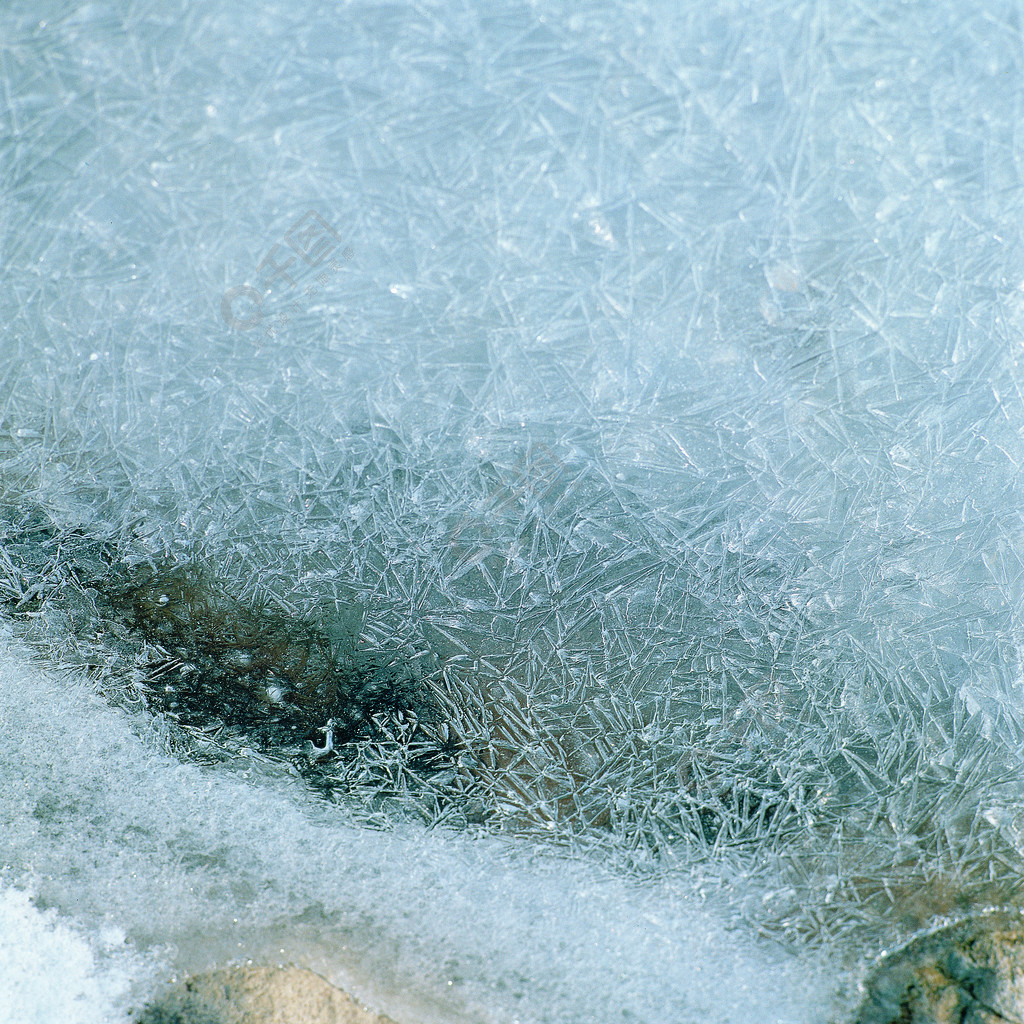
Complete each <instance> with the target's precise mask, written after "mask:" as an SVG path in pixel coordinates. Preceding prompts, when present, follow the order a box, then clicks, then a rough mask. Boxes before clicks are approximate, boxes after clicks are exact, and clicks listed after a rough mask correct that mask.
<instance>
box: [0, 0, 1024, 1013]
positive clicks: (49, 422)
mask: <svg viewBox="0 0 1024 1024" xmlns="http://www.w3.org/2000/svg"><path fill="white" fill-rule="evenodd" d="M172 6H173V8H174V10H173V12H169V13H162V12H161V10H160V9H159V5H157V6H153V5H151V4H147V3H143V2H132V3H128V4H125V5H121V6H119V7H118V12H119V13H113V12H111V11H108V10H106V9H105V8H104V7H103V6H102V5H95V4H89V5H85V6H79V7H76V8H75V9H74V10H73V11H72V10H69V9H67V5H62V4H57V3H49V2H46V3H39V2H38V0H34V2H32V3H27V2H26V3H13V4H9V5H7V7H6V9H5V11H4V13H2V14H0V35H2V37H3V38H4V39H5V42H6V45H7V49H6V51H5V53H4V55H3V56H2V57H0V84H2V86H3V92H2V93H0V95H2V96H3V103H2V105H0V107H2V109H0V117H2V118H3V123H4V130H3V131H2V132H0V171H2V173H0V180H2V181H3V182H4V183H5V184H4V187H3V189H2V192H0V225H2V228H0V253H2V254H3V255H2V260H3V266H4V281H5V287H4V294H5V316H4V324H5V326H4V333H3V341H2V342H0V510H2V523H0V597H2V598H3V600H4V601H5V602H6V606H7V609H8V611H9V613H10V619H11V621H12V622H13V623H15V625H16V627H17V629H18V630H20V631H21V633H22V635H23V636H24V637H26V638H28V639H30V640H32V641H33V642H34V643H35V644H36V646H37V650H41V651H43V652H45V653H46V655H47V656H48V657H49V658H50V659H51V660H52V661H53V662H54V663H55V664H58V665H61V666H65V667H67V666H77V667H79V668H85V669H87V670H88V671H89V673H90V676H91V678H92V679H93V681H94V684H95V687H96V689H97V690H98V691H99V692H101V693H102V694H103V695H104V696H105V698H106V699H107V700H108V701H109V702H111V703H112V704H113V705H114V706H115V707H118V708H121V709H124V711H125V713H126V714H127V715H128V717H129V719H130V721H131V723H132V725H131V728H132V729H134V730H135V731H136V733H138V734H139V735H141V736H143V737H145V738H146V741H147V742H149V743H151V744H152V746H153V748H154V749H161V748H165V749H171V750H173V751H174V752H175V754H176V755H178V756H180V757H181V758H182V759H183V760H184V761H185V762H199V763H202V764H210V763H214V762H215V763H216V765H217V769H216V770H217V771H222V772H223V773H224V774H225V775H229V774H230V773H231V772H233V771H238V772H240V773H242V776H241V777H244V778H247V779H248V778H250V776H249V775H245V774H244V773H245V772H249V771H250V770H252V771H255V769H252V767H251V766H252V765H256V764H258V765H259V766H260V767H259V771H258V772H256V774H254V775H253V776H252V778H253V779H257V776H258V778H259V779H260V780H262V782H259V783H258V784H260V785H263V784H265V785H267V786H272V785H276V784H277V782H279V781H280V779H282V778H288V777H289V776H290V775H292V774H298V775H300V776H301V778H299V779H289V781H291V782H294V783H295V788H296V790H298V791H299V792H301V793H302V797H301V798H299V797H297V798H296V799H303V800H308V801H309V804H308V805H307V804H303V806H316V807H318V808H320V810H318V811H316V812H315V813H321V811H323V810H324V809H325V808H326V809H329V810H333V811H336V812H337V813H338V814H341V813H345V814H350V815H353V816H355V817H356V818H357V819H358V820H360V821H362V822H364V823H369V824H372V825H374V826H379V827H381V828H384V829H388V828H393V829H398V830H401V829H404V828H413V827H417V828H418V827H420V825H419V824H415V825H413V824H410V821H412V822H414V823H425V824H426V825H427V826H428V827H431V828H433V829H434V830H435V834H442V833H443V834H446V835H447V834H450V835H452V836H460V837H464V836H465V835H467V834H472V835H481V836H485V835H487V834H489V833H501V834H502V835H503V836H505V837H508V841H509V842H510V843H511V844H513V847H514V848H515V849H529V850H533V849H542V850H548V851H551V850H556V851H559V855H563V854H564V855H566V856H570V857H574V858H578V859H579V862H580V863H586V864H587V865H591V866H593V865H597V864H600V865H602V866H603V868H602V869H605V868H606V869H607V870H609V871H611V872H613V873H618V874H617V875H616V877H628V878H639V879H642V880H645V884H650V885H654V884H655V881H657V883H658V884H666V885H669V884H670V885H678V886H681V887H684V888H686V887H692V891H693V892H694V893H700V894H702V895H706V894H714V898H715V899H720V900H721V901H722V904H723V906H724V907H725V910H724V911H723V913H724V915H725V917H726V919H727V920H728V921H729V922H730V923H740V922H742V923H743V924H745V925H746V926H749V927H750V929H751V930H752V934H757V935H759V936H765V935H768V936H771V937H773V938H776V939H779V940H780V941H781V942H782V944H783V948H785V949H787V950H789V951H791V952H793V953H794V954H795V955H797V956H805V955H807V956H809V955H810V954H809V953H808V952H807V951H808V949H809V947H810V946H813V945H815V944H818V943H821V944H824V945H825V946H826V947H827V948H828V949H833V950H838V951H839V952H838V953H837V954H836V955H837V957H838V959H839V960H840V961H842V962H843V963H845V964H852V963H859V962H862V961H863V958H864V957H865V956H866V955H868V954H870V955H874V954H876V953H878V952H879V950H880V949H882V948H883V947H888V946H890V945H892V944H894V943H898V942H900V941H902V940H904V939H908V938H909V937H910V936H912V935H914V934H915V933H917V932H918V930H920V929H922V928H925V927H927V926H929V925H930V924H932V923H934V922H935V921H937V920H940V919H941V920H945V919H946V918H955V917H957V916H959V915H964V914H967V913H969V912H973V911H974V910H975V909H978V908H981V907H989V906H1003V905H1011V906H1012V905H1016V904H1018V903H1019V901H1020V898H1021V895H1022V893H1021V885H1022V883H1021V879H1022V878H1024V811H1022V810H1021V808H1022V806H1024V783H1022V781H1021V780H1022V778H1024V710H1022V708H1024V704H1022V693H1024V662H1022V651H1024V620H1022V610H1024V604H1022V602H1024V587H1022V580H1024V534H1022V529H1021V514H1020V508H1021V494H1020V492H1021V480H1022V476H1021V466H1022V465H1024V401H1022V397H1021V396H1022V395H1024V369H1022V366H1024V364H1022V362H1021V358H1020V351H1021V346H1020V337H1021V330H1022V326H1024V298H1022V289H1024V260H1022V258H1021V251H1022V250H1021V240H1020V229H1019V224H1020V223H1021V209H1020V207H1021V206H1022V199H1021V196H1022V195H1024V190H1022V189H1021V164H1020V160H1019V158H1018V155H1017V151H1018V149H1019V116H1018V110H1019V106H1020V104H1019V99H1020V88H1019V85H1018V83H1019V81H1020V80H1021V61H1022V58H1021V54H1022V52H1024V49H1022V47H1021V46H1020V37H1021V28H1020V23H1019V22H1020V19H1019V11H1018V9H1017V8H1016V7H1015V6H1014V5H1013V4H1009V3H1001V2H996V3H994V4H990V5H986V8H985V10H984V11H979V12H976V13H972V12H970V11H968V12H966V13H965V12H964V9H963V6H962V5H960V4H956V3H953V2H952V0H949V2H946V0H942V2H938V3H935V4H932V5H930V6H929V7H928V11H927V19H926V20H927V26H924V22H922V20H921V18H922V12H921V10H919V9H918V8H915V7H914V6H913V5H885V4H871V3H869V4H867V5H851V6H849V7H842V8H840V7H836V8H834V9H833V8H830V7H828V6H827V5H826V6H824V7H823V6H822V5H821V4H817V3H811V2H802V0H797V2H795V3H791V4H786V5H781V6H780V5H757V4H754V5H747V4H743V3H739V2H732V0H721V2H715V3H710V4H700V5H679V4H660V3H657V2H643V3H626V4H623V5H608V4H605V3H597V2H596V0H595V2H584V3H574V4H571V5H564V4H559V3H553V2H552V3H548V2H542V3H539V4H523V3H519V2H511V0H510V2H504V0H502V2H498V3H494V4H477V5H472V4H471V5H468V6H467V5H445V4H437V3H417V4H411V3H409V4H407V3H396V4H391V5H389V6H381V5H379V4H375V3H369V2H365V3H364V2H362V0H356V2H354V3H350V4H345V5H342V6H335V5H326V6H325V5H316V4H313V3H303V2H299V3H292V4H280V3H277V2H274V0H261V2H260V3H258V4H257V5H256V7H255V9H254V11H253V12H252V13H251V16H250V8H249V7H246V8H245V10H244V11H243V9H242V8H241V7H240V6H239V5H238V4H237V3H235V2H233V0H215V2H213V3H209V4H203V5H199V4H194V3H191V2H188V0H181V2H180V3H177V4H174V5H172ZM242 21H244V31H243V29H242V27H241V22H242ZM925 27H926V28H927V30H925ZM165 598H166V600H165ZM211 695H212V696H211ZM304 743H308V744H309V745H308V746H303V744H304ZM328 753H330V754H333V755H335V756H333V757H327V756H326V754H328ZM241 766H244V767H241ZM261 773H262V774H261ZM267 780H271V781H267ZM273 780H277V781H273ZM253 785H254V786H255V785H257V781H254V782H253ZM303 787H305V788H303ZM322 798H325V799H322ZM12 806H14V805H13V804H12ZM83 813H84V812H83ZM310 813H314V812H312V811H310ZM445 830H448V831H447V832H446V831H445ZM452 842H455V840H454V839H453V840H452ZM515 844H522V845H521V846H516V845H515ZM18 858H19V859H18V860H17V870H19V871H25V872H27V871H28V867H27V865H28V864H29V863H30V862H31V861H32V857H31V856H30V855H29V853H28V852H26V850H21V852H20V853H19V854H18ZM282 888H283V889H284V888H287V887H285V886H282ZM687 891H688V892H689V891H691V890H690V888H687ZM708 898H709V899H710V898H711V896H708ZM305 912H306V908H304V907H296V906H290V907H288V910H287V912H286V911H282V916H283V917H284V918H288V919H289V920H298V919H303V920H304V918H302V915H303V914H304V913H305ZM289 915H291V916H289ZM595 971H596V968H595ZM425 973H428V972H425ZM843 977H844V978H845V981H844V982H843V984H844V985H845V986H846V988H845V989H844V990H843V992H845V995H844V994H843V993H840V995H839V996H837V998H839V999H840V1001H842V1000H843V999H846V1001H847V1002H849V992H848V991H847V989H852V987H853V986H854V981H855V980H856V975H855V974H854V973H851V972H850V971H847V972H846V973H845V974H844V975H843ZM496 984H497V983H495V986H496ZM514 987H515V986H512V988H514ZM581 987H585V986H581ZM840 987H841V986H840ZM495 991H497V987H495V988H494V989H493V990H492V994H493V992H495ZM509 991H511V988H510V989H509ZM494 998H495V999H497V998H498V997H497V996H495V997H494ZM502 998H504V997H502ZM508 998H509V999H511V998H512V997H511V996H509V997H508ZM524 998H525V997H524ZM595 998H596V997H595ZM609 998H610V997H609ZM623 998H624V999H625V997H623ZM566 999H567V1000H568V1001H567V1002H566V1003H565V1004H564V1005H565V1006H568V1005H570V1004H572V1000H571V999H569V998H568V997H566ZM670 1002H671V1000H669V998H668V997H667V996H666V997H665V1001H664V1002H663V1003H662V1004H659V1005H660V1009H659V1010H658V1012H660V1013H661V1014H662V1017H661V1018H658V1016H657V1013H656V1012H655V1011H654V1010H651V1011H650V1016H644V1013H647V1011H641V1010H635V1016H634V1017H631V1018H629V1019H637V1020H639V1019H645V1020H646V1019H683V1017H680V1016H678V1015H677V1016H676V1017H675V1018H674V1017H673V1015H674V1014H675V1012H676V1010H677V1009H678V1004H671V1006H670V1005H669V1004H670ZM493 1005H497V1004H493ZM501 1005H502V1007H503V1008H504V1009H503V1010H502V1012H504V1010H508V1009H509V1006H511V1003H503V1004H501ZM559 1005H562V1004H559ZM602 1005H603V1007H604V1009H603V1010H601V1011H600V1012H598V1011H595V1013H596V1017H595V1018H594V1019H601V1017H602V1013H604V1012H605V1010H607V1014H606V1015H605V1018H604V1019H612V1018H613V1017H614V1019H620V1017H621V1018H623V1019H625V1017H624V1016H623V1015H624V1014H625V1015H626V1016H628V1014H626V1011H625V1010H624V1009H622V1007H624V1006H626V1005H627V1004H626V1002H623V1003H622V1004H621V1005H620V1004H618V1003H615V1001H614V999H612V1000H611V1001H610V1002H608V1003H606V1004H602ZM629 1005H630V1006H635V1005H639V1004H634V1003H629ZM716 1005H717V1004H716ZM672 1007H675V1009H673V1008H672ZM563 1008H564V1007H563ZM620 1010H622V1012H621V1013H620V1012H619V1011H620ZM516 1012H518V1011H516ZM531 1012H532V1011H531ZM630 1012H634V1011H633V1010H631V1011H630ZM680 1012H681V1011H680ZM689 1012H690V1010H687V1013H689ZM730 1012H731V1011H730ZM779 1012H780V1014H782V1011H779ZM786 1012H789V1011H786ZM510 1013H511V1011H510ZM559 1013H562V1010H560V1009H557V1007H556V1009H553V1010H551V1016H550V1018H549V1019H551V1020H556V1019H557V1020H569V1019H570V1016H568V1014H570V1011H569V1010H565V1013H564V1014H563V1016H558V1014H559ZM693 1013H694V1019H698V1018H699V1019H711V1018H716V1014H715V1013H714V1012H711V1011H708V1012H706V1013H705V1012H704V1010H703V1009H699V1010H693ZM808 1013H810V1010H808ZM499 1016H500V1014H499ZM506 1016H509V1015H508V1014H506ZM718 1016H720V1017H721V1018H722V1019H725V1018H726V1017H727V1016H728V1013H726V1011H724V1010H723V1011H722V1013H721V1014H719V1015H718ZM524 1019H534V1018H531V1017H529V1015H528V1014H527V1015H526V1016H524ZM536 1019H540V1018H539V1016H538V1017H537V1018H536ZM716 1019H717V1018H716ZM780 1019H781V1017H780ZM787 1019H788V1018H787Z"/></svg>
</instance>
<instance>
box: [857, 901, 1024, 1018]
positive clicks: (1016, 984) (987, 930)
mask: <svg viewBox="0 0 1024 1024" xmlns="http://www.w3.org/2000/svg"><path fill="white" fill-rule="evenodd" d="M865 989H866V998H865V999H864V1002H863V1003H862V1004H861V1007H860V1010H859V1011H858V1013H857V1016H856V1017H855V1018H854V1020H855V1022H856V1024H1022V1022H1024V924H1022V922H1021V921H1020V920H1019V919H1012V920H1011V919H1010V918H1008V917H998V916H995V915H992V916H985V917H980V918H977V919H974V920H970V921H964V922H960V923H959V924H955V925H950V926H949V927H946V928H942V929H940V930H938V931H935V932H931V933H929V934H928V935H924V936H920V937H918V938H917V939H914V940H913V941H912V942H910V943H909V944H908V945H906V946H904V947H903V948H902V949H899V950H897V951H895V952H894V953H891V954H889V955H887V956H886V957H884V958H882V959H881V960H880V961H879V963H878V964H877V965H876V967H875V969H874V971H873V972H872V974H871V976H870V978H869V979H868V981H867V983H866V985H865Z"/></svg>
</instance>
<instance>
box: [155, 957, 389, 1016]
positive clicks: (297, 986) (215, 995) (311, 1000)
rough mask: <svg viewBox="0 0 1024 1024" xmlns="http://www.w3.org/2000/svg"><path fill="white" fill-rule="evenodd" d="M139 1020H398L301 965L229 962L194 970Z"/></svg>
mask: <svg viewBox="0 0 1024 1024" xmlns="http://www.w3.org/2000/svg"><path fill="white" fill-rule="evenodd" d="M136 1024H395V1022H394V1021H392V1020H391V1018H390V1017H385V1016H382V1015H380V1014H375V1013H372V1012H371V1011H369V1010H366V1009H364V1008H363V1007H361V1006H360V1005H359V1004H358V1003H357V1002H356V1001H355V1000H354V999H352V997H351V996H349V995H347V994H346V993H345V992H342V990H341V989H339V988H335V986H333V985H331V984H330V983H329V982H327V981H325V980H324V979H323V978H321V977H320V976H319V975H318V974H314V973H313V972H312V971H308V970H305V969H304V968H300V967H227V968H223V969H220V970H216V971H210V972H208V973H205V974H198V975H193V976H191V977H188V978H185V980H184V981H182V982H180V983H179V984H178V985H176V986H174V987H173V988H172V989H170V990H169V991H168V992H166V993H165V994H164V995H163V996H162V997H161V998H159V999H158V1000H156V1001H154V1002H152V1003H150V1004H149V1005H148V1006H146V1008H145V1009H144V1010H143V1011H142V1013H141V1015H140V1016H139V1017H137V1018H136Z"/></svg>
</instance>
